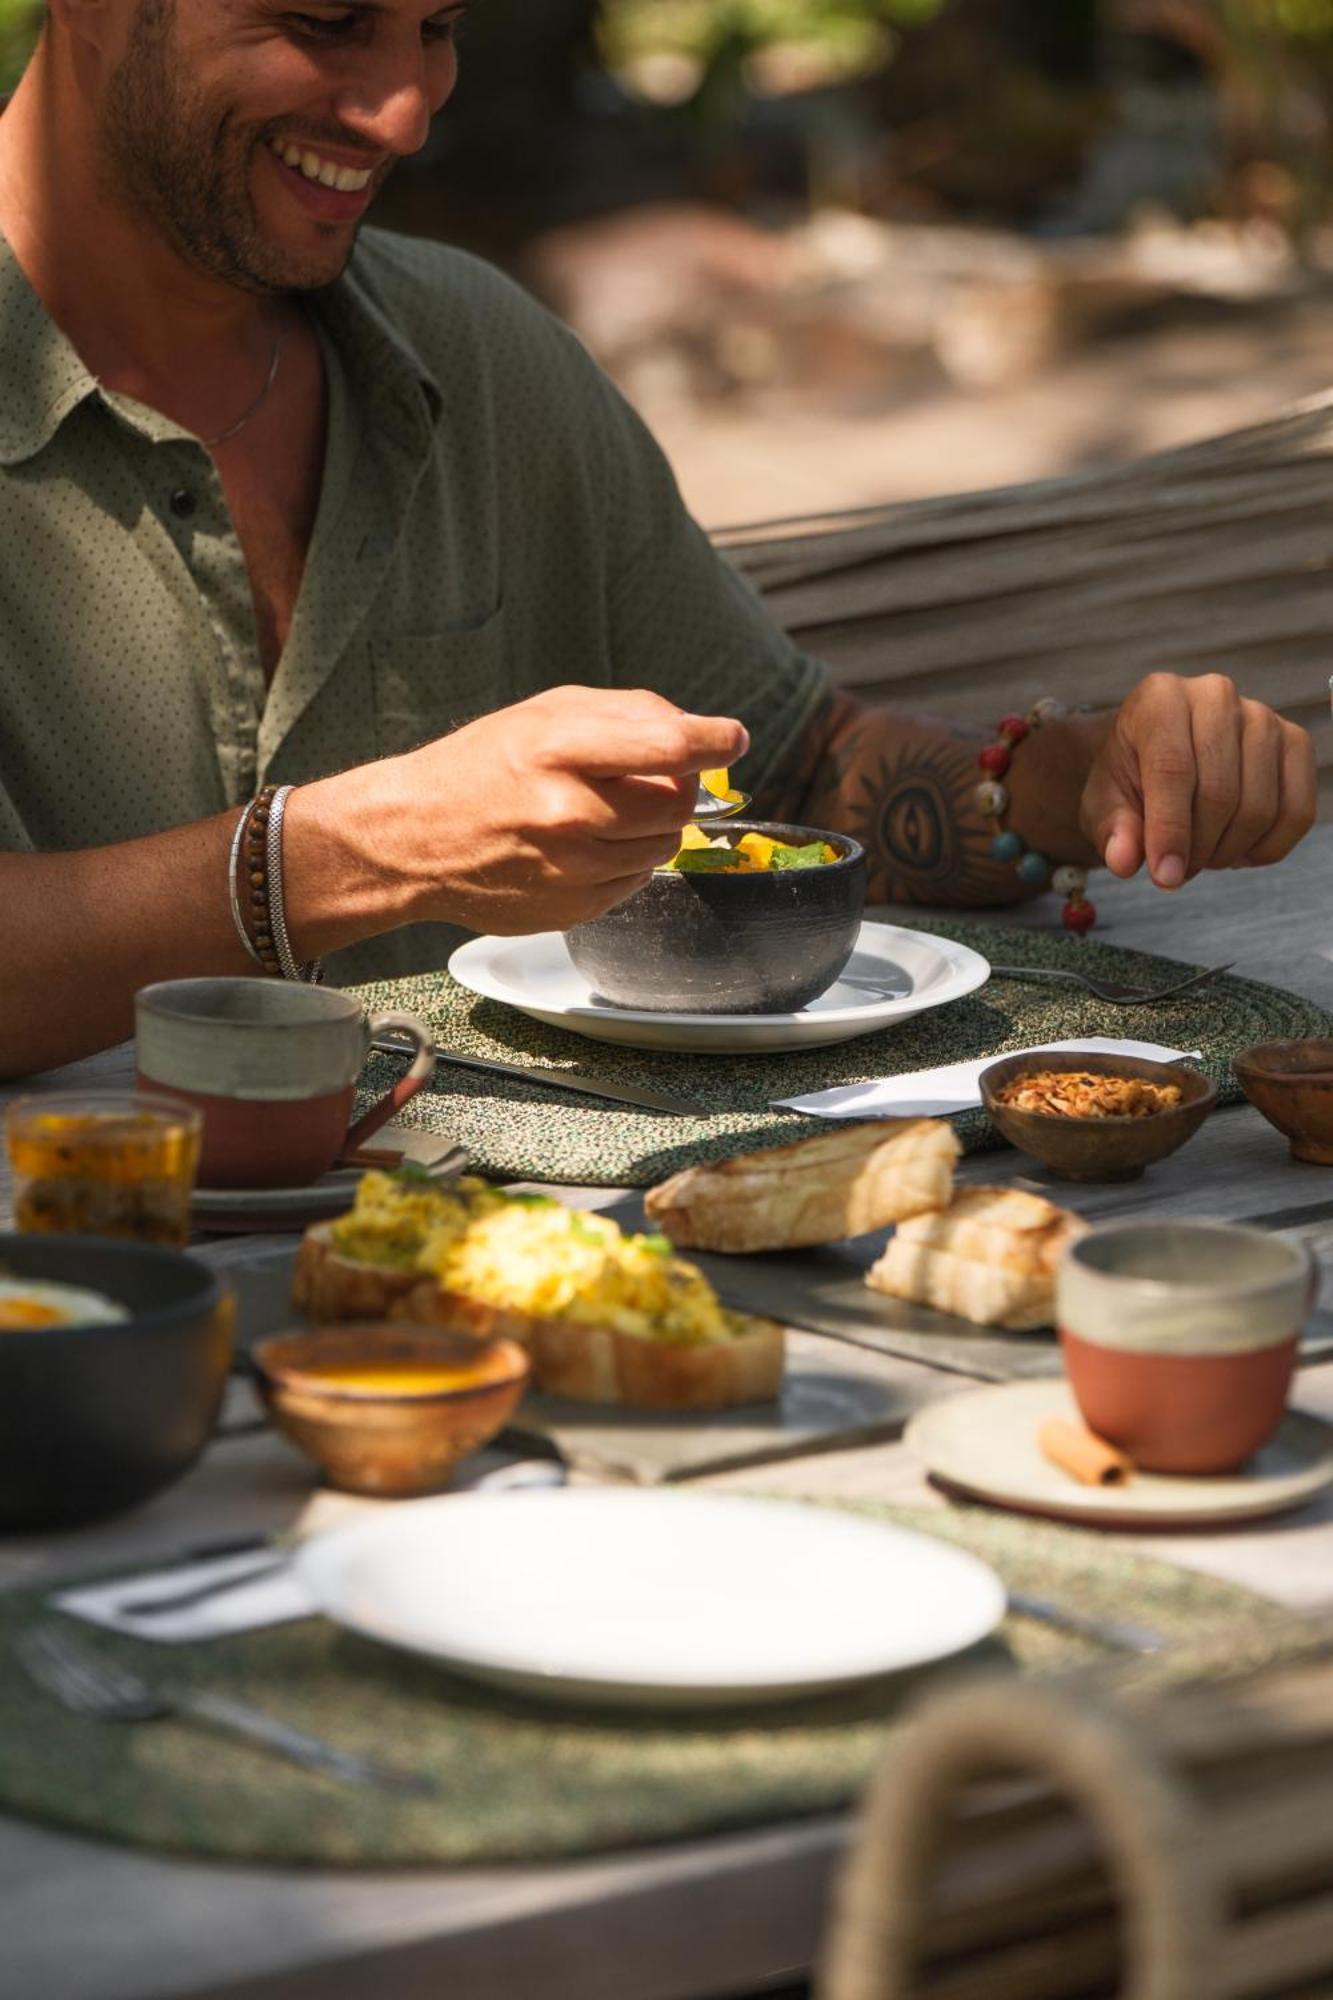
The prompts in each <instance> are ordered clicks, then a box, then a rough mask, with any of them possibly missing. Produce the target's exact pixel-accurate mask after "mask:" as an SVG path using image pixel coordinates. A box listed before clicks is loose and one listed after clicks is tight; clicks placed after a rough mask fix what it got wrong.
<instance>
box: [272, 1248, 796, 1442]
mask: <svg viewBox="0 0 1333 2000" xmlns="http://www.w3.org/2000/svg"><path fill="white" fill-rule="evenodd" d="M292 1304H293V1306H294V1307H295V1308H296V1310H297V1311H298V1312H301V1313H304V1314H306V1316H307V1317H308V1318H310V1319H313V1320H317V1321H320V1322H323V1323H327V1322H331V1321H337V1320H352V1319H390V1318H392V1319H402V1320H411V1321H413V1322H414V1323H415V1324H416V1325H418V1326H442V1327H447V1328H449V1329H450V1330H451V1331H453V1332H458V1333H470V1334H472V1335H474V1336H475V1337H476V1338H477V1339H479V1340H480V1339H485V1338H487V1337H488V1336H490V1335H493V1334H498V1335H503V1336H504V1337H505V1338H506V1339H509V1340H516V1341H518V1342H519V1344H520V1345H521V1346H522V1347H524V1348H526V1349H527V1352H528V1356H529V1359H530V1360H531V1362H532V1384H533V1387H534V1388H536V1389H541V1390H543V1391H544V1392H545V1393H546V1394H547V1395H549V1396H566V1397H568V1398H570V1399H571V1400H572V1401H574V1402H583V1403H621V1404H624V1405H626V1406H628V1407H630V1408H632V1409H640V1410H720V1409H727V1408H730V1407H731V1406H733V1405H734V1404H738V1403H767V1402H772V1401H773V1399H774V1398H775V1397H776V1396H777V1395H778V1394H779V1392H780V1390H781V1388H782V1369H783V1362H784V1359H785V1350H786V1335H785V1332H784V1329H783V1328H782V1327H780V1326H779V1325H778V1324H777V1323H776V1321H774V1320H766V1319H749V1318H747V1319H746V1321H745V1324H744V1330H743V1331H742V1332H740V1333H739V1334H737V1336H736V1337H735V1338H734V1339H732V1340H719V1341H710V1342H708V1343H706V1344H701V1345H696V1346H685V1345H682V1344H681V1343H679V1342H675V1341H665V1340H644V1339H640V1338H638V1337H636V1336H635V1335H633V1334H626V1333H617V1332H615V1331H614V1330H613V1329H612V1328H609V1327H592V1326H584V1325H582V1324H580V1323H578V1322H577V1321H574V1320H555V1319H538V1318H537V1317H536V1316H535V1315H534V1314H532V1313H524V1312H516V1311H514V1310H513V1309H512V1308H511V1307H508V1306H493V1305H488V1304H487V1303H486V1302H485V1300H483V1299H474V1298H466V1297H464V1296H463V1295H462V1294H460V1293H458V1292H446V1291H443V1290H441V1288H440V1286H439V1285H437V1284H436V1283H435V1281H434V1279H433V1278H426V1277H423V1276H422V1275H421V1273H420V1272H419V1271H401V1270H393V1269H390V1268H388V1267H387V1266H384V1265H378V1264H361V1263H357V1262H355V1261H354V1260H353V1259H352V1258H350V1257H341V1256H339V1254H338V1252H337V1251H336V1249H335V1248H334V1245H333V1239H332V1230H331V1225H330V1224H328V1223H326V1222H325V1223H317V1224H316V1225H315V1226H314V1227H313V1228H310V1229H307V1231H306V1232H305V1235H304V1237H303V1238H302V1240H301V1247H300V1250H299V1252H298V1253H297V1260H296V1272H295V1276H294V1278H293V1283H292ZM736 1317H737V1318H740V1315H736Z"/></svg>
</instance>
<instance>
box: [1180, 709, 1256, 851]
mask: <svg viewBox="0 0 1333 2000" xmlns="http://www.w3.org/2000/svg"><path fill="white" fill-rule="evenodd" d="M1187 700H1188V707H1189V716H1190V732H1191V736H1192V739H1193V750H1194V798H1193V813H1192V819H1191V826H1190V841H1189V846H1188V848H1187V849H1186V850H1185V852H1186V855H1187V857H1188V865H1187V868H1186V875H1187V876H1194V875H1197V874H1198V873H1199V872H1200V870H1201V869H1204V868H1213V867H1220V866H1221V865H1222V864H1221V863H1220V862H1219V861H1218V860H1217V858H1216V857H1217V851H1218V848H1219V847H1220V845H1221V843H1222V841H1223V839H1224V838H1225V836H1226V832H1227V829H1228V827H1229V826H1230V825H1231V823H1232V821H1233V820H1234V819H1235V817H1236V814H1237V812H1238V811H1239V810H1240V809H1241V806H1242V799H1243V785H1242V759H1243V748H1242V737H1243V734H1244V730H1245V713H1244V710H1243V708H1242V705H1241V702H1240V699H1239V697H1238V695H1237V693H1236V690H1235V688H1234V686H1233V685H1232V683H1231V682H1230V681H1229V680H1227V679H1226V677H1225V675H1223V674H1201V675H1200V676H1199V677H1198V679H1197V680H1192V681H1190V682H1189V683H1188V696H1187ZM1182 788H1183V787H1182ZM1168 837H1173V836H1172V835H1170V834H1169V835H1168ZM1166 852H1167V850H1165V849H1164V850H1163V853H1166Z"/></svg>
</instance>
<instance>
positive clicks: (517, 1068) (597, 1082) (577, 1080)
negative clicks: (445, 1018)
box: [371, 1036, 708, 1118]
mask: <svg viewBox="0 0 1333 2000" xmlns="http://www.w3.org/2000/svg"><path fill="white" fill-rule="evenodd" d="M371 1047H372V1048H373V1049H378V1050H379V1052H380V1053H381V1055H390V1056H403V1055H410V1054H411V1050H410V1049H409V1047H408V1045H407V1043H406V1042H395V1041H391V1040H389V1039H388V1037H387V1036H377V1037H376V1039H375V1040H374V1041H373V1042H372V1043H371ZM433 1054H434V1056H435V1060H436V1062H442V1063H451V1064H452V1065H453V1066H454V1068H455V1069H473V1070H477V1071H479V1072H480V1073H481V1075H482V1076H508V1077H512V1078H513V1079H514V1081H515V1082H516V1083H535V1084H538V1085H539V1086H541V1087H542V1088H543V1089H550V1090H573V1091H577V1092H578V1093H579V1095H580V1096H583V1097H607V1098H610V1099H611V1100H612V1102H613V1103H616V1104H637V1105H639V1106H640V1108H641V1109H643V1110H647V1111H667V1112H670V1113H671V1114H672V1115H673V1116H676V1117H688V1118H706V1117H707V1116H708V1107H707V1106H706V1105H703V1104H697V1103H695V1102H694V1100H693V1099H692V1098H688V1097H667V1096H666V1095H665V1094H664V1093H663V1092H662V1091H660V1090H645V1089H642V1088H640V1086H639V1085H637V1084H627V1083H617V1082H615V1081H614V1080H613V1079H612V1078H611V1077H605V1078H602V1077H592V1076H583V1075H580V1074H579V1073H578V1072H577V1071H572V1070H563V1069H547V1068H541V1067H539V1066H528V1067H524V1065H523V1064H521V1063H507V1062H500V1061H498V1060H496V1059H494V1058H492V1057H490V1056H484V1057H483V1056H460V1055H456V1054H455V1053H454V1051H453V1050H452V1049H442V1048H439V1047H436V1048H435V1049H434V1051H433Z"/></svg>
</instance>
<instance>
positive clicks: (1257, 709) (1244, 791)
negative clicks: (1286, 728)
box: [1205, 701, 1282, 868]
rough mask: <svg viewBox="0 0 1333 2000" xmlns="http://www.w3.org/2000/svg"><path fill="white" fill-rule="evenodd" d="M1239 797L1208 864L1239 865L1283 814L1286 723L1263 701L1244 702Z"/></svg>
mask: <svg viewBox="0 0 1333 2000" xmlns="http://www.w3.org/2000/svg"><path fill="white" fill-rule="evenodd" d="M1241 709H1242V714H1243V719H1244V730H1243V733H1242V735H1241V743H1240V779H1239V797H1238V799H1237V803H1236V810H1235V812H1234V813H1233V814H1232V816H1231V823H1230V825H1229V826H1228V827H1227V829H1226V831H1225V833H1224V834H1223V835H1222V837H1221V839H1220V840H1219V841H1218V843H1217V845H1216V847H1215V848H1214V850H1213V853H1212V856H1211V859H1210V860H1209V861H1208V862H1207V863H1206V864H1205V865H1206V866H1208V867H1209V868H1236V867H1239V865H1240V864H1241V863H1242V862H1243V861H1244V860H1245V857H1246V856H1247V855H1248V854H1249V852H1250V850H1251V848H1253V847H1255V846H1257V845H1258V843H1259V842H1260V841H1261V840H1265V839H1267V837H1268V835H1269V833H1270V832H1271V831H1272V829H1273V827H1274V826H1275V825H1276V824H1277V822H1278V820H1279V819H1280V817H1281V813H1282V724H1281V722H1280V721H1279V719H1278V717H1277V716H1276V715H1274V713H1273V711H1272V709H1270V708H1265V707H1264V706H1263V704H1262V703H1261V702H1257V701H1245V702H1242V703H1241Z"/></svg>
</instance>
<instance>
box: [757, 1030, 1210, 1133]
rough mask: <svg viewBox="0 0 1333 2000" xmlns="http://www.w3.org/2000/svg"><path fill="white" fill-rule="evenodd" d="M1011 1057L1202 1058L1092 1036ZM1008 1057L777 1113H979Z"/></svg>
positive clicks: (778, 1104) (853, 1087)
mask: <svg viewBox="0 0 1333 2000" xmlns="http://www.w3.org/2000/svg"><path fill="white" fill-rule="evenodd" d="M1008 1053H1009V1054H1010V1055H1025V1056H1032V1055H1047V1054H1050V1055H1056V1054H1058V1055H1070V1054H1080V1053H1081V1054H1086V1055H1104V1056H1140V1057H1142V1058H1143V1060H1144V1061H1145V1062H1176V1061H1178V1060H1179V1059H1180V1058H1181V1057H1182V1056H1197V1055H1198V1053H1199V1051H1198V1049H1164V1048H1162V1047H1161V1046H1160V1045H1159V1044H1158V1043H1157V1042H1117V1041H1112V1040H1110V1039H1109V1038H1108V1037H1107V1036H1105V1035H1091V1036H1087V1037H1085V1038H1084V1039H1083V1040H1082V1041H1077V1042H1045V1043H1042V1044H1040V1045H1039V1046H1038V1047H1037V1048H1035V1049H1011V1050H1010V1051H1009V1052H1008ZM1002 1060H1004V1058H1003V1057H1001V1056H997V1055H996V1056H980V1057H978V1058H977V1060H976V1061H975V1062H959V1063H946V1064H945V1066H944V1067H943V1068H942V1069H918V1070H911V1071H909V1072H908V1073H907V1075H905V1076H881V1077H875V1078H873V1079H872V1080H871V1081H870V1082H869V1083H842V1084H838V1085H836V1086H835V1088H834V1089H832V1090H816V1091H814V1092H813V1093H812V1094H811V1095H810V1096H809V1097H778V1098H774V1100H773V1109H774V1110H775V1111H804V1112H805V1113H806V1114H807V1115H808V1116H809V1117H812V1118H947V1117H950V1116H951V1115H952V1114H953V1113H954V1112H955V1111H975V1110H977V1109H978V1108H979V1106H980V1104H981V1092H980V1090H979V1088H978V1086H977V1079H978V1078H979V1077H980V1075H981V1072H982V1070H983V1069H989V1068H990V1066H991V1064H992V1063H995V1062H1000V1061H1002Z"/></svg>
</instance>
